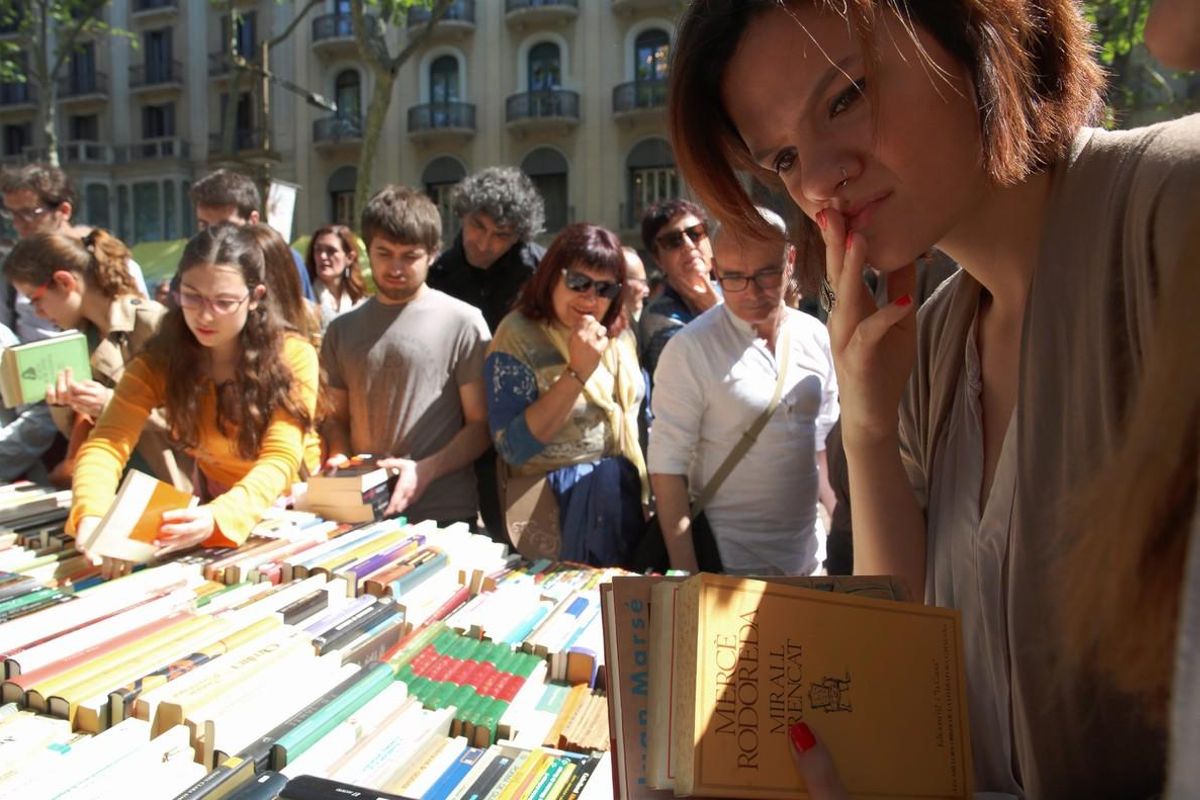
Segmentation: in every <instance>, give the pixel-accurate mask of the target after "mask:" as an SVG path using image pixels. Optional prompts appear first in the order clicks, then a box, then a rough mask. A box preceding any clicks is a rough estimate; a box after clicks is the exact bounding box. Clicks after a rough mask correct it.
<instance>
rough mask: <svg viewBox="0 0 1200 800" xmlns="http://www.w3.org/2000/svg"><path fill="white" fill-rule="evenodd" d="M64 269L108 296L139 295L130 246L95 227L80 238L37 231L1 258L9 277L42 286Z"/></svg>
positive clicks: (11, 279)
mask: <svg viewBox="0 0 1200 800" xmlns="http://www.w3.org/2000/svg"><path fill="white" fill-rule="evenodd" d="M59 270H67V271H68V272H71V273H73V274H74V275H76V276H78V277H80V278H82V279H83V282H84V284H85V285H86V286H89V287H95V288H96V289H97V290H98V291H99V292H100V293H101V294H103V295H104V296H105V297H108V298H110V299H113V298H117V297H120V296H121V295H129V294H132V295H137V296H139V297H140V296H141V294H142V291H141V289H139V288H138V285H137V283H136V282H135V281H134V280H133V276H132V275H130V274H129V248H128V247H126V246H125V243H124V242H122V241H121V240H120V239H118V238H117V237H115V236H113V235H112V234H111V233H109V232H108V231H104V230H101V229H99V228H96V229H95V230H93V231H92V232H91V233H89V234H88V235H87V236H85V237H83V239H82V240H80V239H76V238H75V237H74V236H68V235H66V234H65V233H38V234H35V235H33V236H30V237H29V238H28V239H21V240H20V241H18V242H17V243H16V245H15V246H14V247H13V249H12V253H10V254H9V256H8V260H7V261H5V262H4V276H5V277H6V278H8V279H9V280H10V281H22V282H23V283H28V284H32V285H34V286H41V285H43V284H46V283H49V282H50V281H51V280H53V278H54V273H55V272H58V271H59Z"/></svg>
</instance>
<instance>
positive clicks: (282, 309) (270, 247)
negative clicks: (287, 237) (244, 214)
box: [246, 223, 321, 341]
mask: <svg viewBox="0 0 1200 800" xmlns="http://www.w3.org/2000/svg"><path fill="white" fill-rule="evenodd" d="M246 232H247V233H248V234H249V235H250V237H251V238H252V239H254V241H255V243H256V244H257V245H258V246H259V248H260V249H261V250H262V254H263V266H264V269H265V273H264V277H265V278H266V285H267V298H266V299H267V302H268V303H273V304H274V305H275V310H276V311H277V312H278V313H279V318H280V321H281V322H282V323H283V324H284V326H286V327H287V328H288V329H290V330H293V331H295V332H296V333H299V334H300V335H301V336H303V337H304V338H305V339H308V340H309V341H313V340H314V339H316V338H317V337H318V336H319V334H320V332H321V324H320V322H319V321H317V320H314V319H313V315H312V312H311V309H310V308H309V305H308V302H307V301H306V300H305V299H304V289H303V287H302V286H301V285H300V273H299V272H297V271H296V260H295V258H293V257H292V248H290V247H288V243H287V242H285V241H284V240H283V237H282V236H280V235H279V233H278V231H276V230H275V229H274V228H272V227H271V226H270V225H263V224H262V223H259V224H256V225H247V226H246Z"/></svg>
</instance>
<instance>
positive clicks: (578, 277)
mask: <svg viewBox="0 0 1200 800" xmlns="http://www.w3.org/2000/svg"><path fill="white" fill-rule="evenodd" d="M562 273H563V283H565V284H566V285H567V288H568V289H570V290H571V291H572V292H579V293H580V294H585V293H587V292H589V291H591V290H592V288H593V287H594V288H595V289H596V294H597V295H599V296H600V297H603V298H604V299H605V300H613V299H615V298H616V296H617V295H619V294H620V293H621V284H619V283H617V282H616V281H596V280H592V279H591V278H589V277H588V276H587V275H584V274H583V273H582V272H576V271H575V270H573V269H564V270H563V271H562Z"/></svg>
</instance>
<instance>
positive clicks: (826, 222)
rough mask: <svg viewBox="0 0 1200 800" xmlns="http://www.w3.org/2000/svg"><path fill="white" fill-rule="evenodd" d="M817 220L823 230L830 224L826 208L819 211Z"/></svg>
mask: <svg viewBox="0 0 1200 800" xmlns="http://www.w3.org/2000/svg"><path fill="white" fill-rule="evenodd" d="M816 220H817V225H818V226H819V227H820V228H821V230H825V228H826V226H828V225H829V220H828V219H827V218H826V217H825V209H823V208H822V209H821V210H820V211H818V212H817V216H816Z"/></svg>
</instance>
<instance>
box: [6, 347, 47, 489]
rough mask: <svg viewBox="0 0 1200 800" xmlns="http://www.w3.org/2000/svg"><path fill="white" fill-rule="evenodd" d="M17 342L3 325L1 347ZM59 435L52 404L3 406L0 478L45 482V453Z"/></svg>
mask: <svg viewBox="0 0 1200 800" xmlns="http://www.w3.org/2000/svg"><path fill="white" fill-rule="evenodd" d="M18 343H19V340H18V339H17V335H16V334H15V333H13V332H12V331H10V330H9V329H8V327H7V326H6V325H0V348H3V347H12V346H13V345H15V344H18ZM58 434H59V431H58V427H57V426H56V425H55V424H54V419H53V417H51V416H50V407H49V406H48V405H46V404H45V403H44V402H43V403H30V404H29V405H24V406H17V407H16V408H4V407H0V481H16V480H20V479H22V478H26V479H28V480H31V481H35V482H45V481H46V480H47V476H46V467H45V465H44V464H43V463H42V456H43V455H44V454H46V453H47V451H49V449H50V448H51V446H53V444H54V441H55V439H56V438H58Z"/></svg>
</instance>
